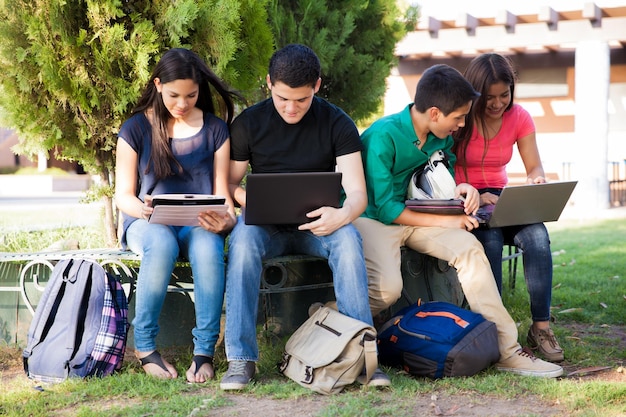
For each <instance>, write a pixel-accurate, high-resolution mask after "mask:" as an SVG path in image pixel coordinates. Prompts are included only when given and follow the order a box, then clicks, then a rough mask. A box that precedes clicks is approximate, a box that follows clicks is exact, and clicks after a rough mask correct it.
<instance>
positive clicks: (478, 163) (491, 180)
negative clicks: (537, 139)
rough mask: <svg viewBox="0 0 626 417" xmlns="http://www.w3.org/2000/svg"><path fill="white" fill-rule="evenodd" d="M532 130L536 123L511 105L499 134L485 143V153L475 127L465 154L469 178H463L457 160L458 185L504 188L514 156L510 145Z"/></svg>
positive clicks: (520, 109)
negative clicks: (508, 166)
mask: <svg viewBox="0 0 626 417" xmlns="http://www.w3.org/2000/svg"><path fill="white" fill-rule="evenodd" d="M534 131H535V123H534V122H533V119H532V117H531V116H530V114H528V112H527V111H526V110H525V109H524V108H523V107H521V106H520V105H518V104H513V107H511V109H510V110H509V111H507V112H504V115H503V116H502V127H501V128H500V131H499V132H498V134H497V135H496V136H495V137H493V138H492V139H491V140H489V141H488V143H487V153H486V154H485V139H484V138H483V137H482V135H481V134H480V133H478V130H477V129H476V126H474V131H473V132H472V138H471V139H470V143H469V146H468V147H467V150H466V153H465V159H466V164H467V177H468V178H465V173H464V172H463V166H462V164H461V163H460V162H458V161H457V163H456V165H455V167H454V170H455V177H456V182H457V184H458V183H462V182H466V183H469V184H471V185H473V186H474V187H475V188H477V189H481V188H503V187H504V186H505V185H506V184H507V182H508V177H507V174H506V164H508V163H509V162H510V161H511V157H512V156H513V145H515V143H516V142H517V140H518V139H520V138H523V137H524V136H527V135H529V134H531V133H533V132H534ZM483 155H484V159H483Z"/></svg>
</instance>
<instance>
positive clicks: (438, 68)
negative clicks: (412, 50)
mask: <svg viewBox="0 0 626 417" xmlns="http://www.w3.org/2000/svg"><path fill="white" fill-rule="evenodd" d="M479 96H480V93H479V92H477V91H476V90H474V87H472V85H471V84H470V83H469V82H468V81H467V80H466V79H465V78H463V75H462V74H461V73H460V72H459V71H457V70H456V69H454V68H452V67H451V66H449V65H445V64H437V65H433V66H432V67H430V68H428V69H427V70H426V71H424V73H423V74H422V77H421V78H420V80H419V82H418V83H417V87H416V88H415V99H414V101H413V102H414V104H415V109H416V110H417V111H418V112H420V113H424V112H425V111H426V110H428V109H429V108H431V107H437V108H438V109H439V110H441V112H442V113H443V114H444V115H445V116H447V115H448V114H450V113H452V112H453V111H455V110H456V109H458V108H459V107H461V106H465V105H466V104H467V102H468V101H473V100H475V99H476V98H478V97H479Z"/></svg>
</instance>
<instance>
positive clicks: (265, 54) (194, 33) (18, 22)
mask: <svg viewBox="0 0 626 417" xmlns="http://www.w3.org/2000/svg"><path fill="white" fill-rule="evenodd" d="M266 6H267V4H266V0H261V1H259V0H65V1H59V0H0V72H1V73H2V76H1V78H0V117H1V118H2V120H1V125H3V126H6V127H10V128H12V129H14V130H15V131H17V133H18V134H19V137H20V143H19V144H18V145H17V146H16V148H15V150H16V151H17V152H19V153H21V154H26V155H30V156H32V155H35V154H37V153H39V152H45V153H52V154H54V155H55V156H56V157H57V158H59V159H67V160H72V161H77V162H79V163H80V164H81V165H82V166H83V167H84V168H85V169H86V171H87V172H89V173H91V174H97V175H98V176H99V178H100V183H101V187H100V188H99V189H97V190H92V197H94V198H98V197H101V196H103V198H104V199H105V229H106V234H107V241H108V243H109V244H110V245H114V244H115V242H116V227H115V220H116V219H115V216H114V212H113V205H112V198H111V197H112V186H113V184H114V170H113V168H114V164H115V155H114V150H115V145H116V141H117V137H116V134H117V131H118V129H119V127H120V125H121V123H122V122H123V121H124V120H125V119H126V118H127V117H128V115H129V112H130V110H131V109H132V107H133V105H134V103H135V101H136V100H137V98H138V96H139V94H140V92H141V91H142V89H143V88H144V86H145V85H146V82H147V81H148V78H149V76H150V72H151V69H152V67H153V65H154V64H155V63H156V61H157V60H158V59H159V58H160V55H161V54H162V53H163V52H164V51H165V50H167V49H169V48H172V47H186V48H190V49H193V50H194V51H195V52H197V53H198V54H199V55H200V56H202V57H203V58H204V59H205V60H206V61H207V63H209V65H210V66H211V67H212V69H213V70H214V71H215V72H216V73H217V74H218V75H219V76H220V77H222V78H223V79H225V81H227V82H228V83H229V84H230V85H231V86H233V87H234V88H236V89H238V90H240V91H241V92H243V93H244V94H247V93H248V94H249V93H252V92H256V91H258V89H259V86H260V83H261V81H262V76H263V75H264V74H265V72H266V67H267V61H268V59H269V55H270V54H271V52H272V46H273V42H272V41H273V38H272V34H271V32H270V30H269V28H268V27H267V23H266V20H267V13H266Z"/></svg>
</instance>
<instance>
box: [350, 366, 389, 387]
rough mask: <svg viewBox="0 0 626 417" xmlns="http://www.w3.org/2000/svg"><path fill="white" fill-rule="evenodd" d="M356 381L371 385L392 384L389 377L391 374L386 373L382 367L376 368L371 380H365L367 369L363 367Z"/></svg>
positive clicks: (383, 385) (385, 385) (382, 385)
mask: <svg viewBox="0 0 626 417" xmlns="http://www.w3.org/2000/svg"><path fill="white" fill-rule="evenodd" d="M356 381H357V382H358V383H359V384H362V385H365V384H367V385H369V386H370V387H388V386H390V385H391V379H389V376H388V375H387V374H386V373H384V372H383V371H382V370H381V369H380V368H376V370H375V371H374V374H373V375H372V378H371V379H370V380H369V381H366V380H365V369H363V372H361V375H359V376H358V377H357V379H356Z"/></svg>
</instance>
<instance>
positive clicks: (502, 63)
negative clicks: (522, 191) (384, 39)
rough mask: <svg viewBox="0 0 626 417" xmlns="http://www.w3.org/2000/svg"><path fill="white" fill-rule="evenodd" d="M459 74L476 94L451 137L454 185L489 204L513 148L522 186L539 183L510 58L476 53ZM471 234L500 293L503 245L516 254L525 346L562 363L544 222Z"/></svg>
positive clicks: (540, 173) (530, 128)
mask: <svg viewBox="0 0 626 417" xmlns="http://www.w3.org/2000/svg"><path fill="white" fill-rule="evenodd" d="M464 76H465V78H467V80H468V81H469V82H470V83H471V84H472V86H473V87H474V89H475V90H476V91H478V92H480V93H481V96H480V97H479V98H478V99H477V101H476V102H475V104H474V106H473V107H472V110H471V113H470V115H469V116H468V120H467V123H466V124H465V127H463V128H461V129H459V130H458V131H457V132H456V133H455V146H454V151H455V153H456V155H457V164H456V166H455V176H456V182H457V183H460V182H467V183H469V184H471V185H473V186H474V187H475V188H476V189H478V192H479V193H480V205H481V206H483V205H487V204H495V203H496V201H498V198H499V195H500V193H501V191H502V188H504V186H506V184H507V174H506V165H507V164H508V163H509V161H510V160H511V156H512V155H513V147H514V146H517V149H518V151H519V153H520V156H521V158H522V161H523V163H524V167H525V169H526V176H527V181H526V182H527V183H529V184H532V183H543V182H545V181H546V180H545V174H544V170H543V166H542V164H541V158H540V157H539V150H538V148H537V140H536V138H535V125H534V123H533V120H532V118H531V117H530V115H529V114H528V112H527V111H526V110H524V109H523V108H522V107H521V106H519V105H517V104H514V103H513V95H514V92H515V81H516V73H515V70H514V69H513V66H512V64H511V62H510V60H509V59H507V58H505V57H503V56H501V55H498V54H493V53H490V54H483V55H480V56H478V57H476V58H474V59H473V60H472V61H471V62H470V64H469V65H468V67H467V69H466V70H465V73H464ZM472 233H474V234H475V235H476V237H477V238H478V240H480V242H481V243H482V244H483V247H484V248H485V253H486V255H487V258H488V259H489V262H490V264H491V269H492V271H493V275H494V277H495V278H496V282H497V284H498V289H499V290H500V292H502V248H503V246H504V244H513V245H516V246H517V247H519V248H520V249H521V250H522V252H523V263H524V278H525V280H526V286H527V288H528V293H529V295H530V310H531V315H532V320H533V324H532V325H531V327H530V329H529V330H528V337H527V341H528V344H529V345H530V347H531V348H532V349H533V350H536V351H538V352H539V353H541V354H542V356H544V357H545V358H546V359H547V360H549V361H553V362H559V361H562V360H563V349H562V348H561V347H560V346H559V344H558V342H557V340H556V337H555V336H554V332H553V331H552V329H551V328H550V303H551V299H552V252H551V249H550V237H549V236H548V231H547V229H546V227H545V226H544V224H543V223H537V224H530V225H520V226H508V227H502V228H482V227H481V228H479V229H475V230H474V231H473V232H472Z"/></svg>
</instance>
